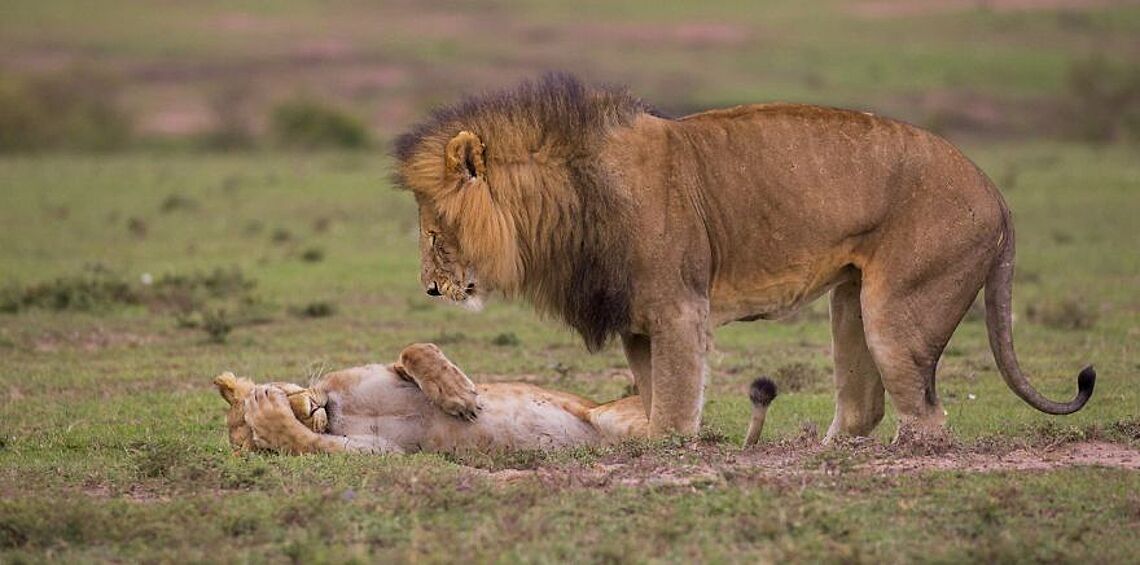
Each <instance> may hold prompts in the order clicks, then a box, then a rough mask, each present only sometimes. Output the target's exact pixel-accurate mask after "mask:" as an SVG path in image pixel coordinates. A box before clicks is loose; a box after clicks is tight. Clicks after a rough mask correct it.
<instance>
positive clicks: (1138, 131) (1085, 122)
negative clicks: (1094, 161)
mask: <svg viewBox="0 0 1140 565" xmlns="http://www.w3.org/2000/svg"><path fill="white" fill-rule="evenodd" d="M1066 80H1067V83H1068V103H1067V106H1068V112H1067V116H1066V117H1067V118H1068V119H1067V120H1066V123H1065V128H1066V129H1067V130H1068V133H1069V134H1070V135H1071V136H1073V137H1076V138H1078V139H1083V140H1086V141H1100V142H1106V141H1122V140H1126V139H1132V140H1140V65H1137V64H1131V65H1128V66H1125V65H1116V64H1113V63H1111V62H1109V61H1108V60H1107V59H1105V58H1104V57H1103V56H1098V57H1093V58H1091V59H1087V60H1084V61H1077V62H1075V63H1073V64H1071V65H1070V67H1069V72H1068V76H1067V79H1066Z"/></svg>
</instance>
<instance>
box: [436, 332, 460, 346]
mask: <svg viewBox="0 0 1140 565" xmlns="http://www.w3.org/2000/svg"><path fill="white" fill-rule="evenodd" d="M462 341H467V334H465V333H463V332H449V331H447V330H442V331H440V332H439V335H437V336H435V339H433V340H432V343H434V344H436V345H448V344H451V343H459V342H462Z"/></svg>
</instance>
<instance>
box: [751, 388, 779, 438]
mask: <svg viewBox="0 0 1140 565" xmlns="http://www.w3.org/2000/svg"><path fill="white" fill-rule="evenodd" d="M776 393H777V391H776V383H774V382H772V379H769V378H767V377H760V378H758V379H756V380H754V381H752V387H751V388H750V389H749V390H748V399H749V400H751V401H752V420H751V421H750V422H748V433H747V434H746V435H745V436H744V447H748V446H750V445H755V444H756V442H757V441H759V440H760V432H761V431H763V430H764V418H765V417H766V416H767V415H768V405H769V404H771V403H772V400H774V399H775V398H776Z"/></svg>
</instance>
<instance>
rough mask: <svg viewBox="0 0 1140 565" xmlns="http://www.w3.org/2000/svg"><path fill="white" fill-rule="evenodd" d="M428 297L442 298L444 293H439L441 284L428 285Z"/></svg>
mask: <svg viewBox="0 0 1140 565" xmlns="http://www.w3.org/2000/svg"><path fill="white" fill-rule="evenodd" d="M427 295H428V296H442V295H443V293H442V292H440V291H439V284H437V283H435V282H432V283H431V284H430V285H428V287H427Z"/></svg>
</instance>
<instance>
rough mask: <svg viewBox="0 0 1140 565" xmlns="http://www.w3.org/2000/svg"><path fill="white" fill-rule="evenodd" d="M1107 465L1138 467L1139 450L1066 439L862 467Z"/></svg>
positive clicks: (887, 470) (889, 469) (1040, 468)
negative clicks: (1036, 446)
mask: <svg viewBox="0 0 1140 565" xmlns="http://www.w3.org/2000/svg"><path fill="white" fill-rule="evenodd" d="M1079 466H1092V467H1111V468H1116V469H1132V470H1140V451H1138V450H1136V449H1134V448H1132V447H1129V446H1127V445H1121V444H1116V443H1107V442H1100V441H1092V442H1081V443H1070V444H1064V445H1056V446H1050V447H1044V448H1040V449H1032V448H1029V449H1017V450H1014V451H1011V452H1009V453H1005V454H984V453H971V452H969V451H963V452H957V453H953V452H952V453H948V454H944V455H929V456H917V457H904V458H900V459H894V460H891V459H887V460H879V461H872V462H868V463H867V464H865V465H863V466H862V469H863V470H866V471H868V472H873V473H886V474H893V473H908V472H920V471H927V470H960V471H967V472H980V473H988V472H1000V471H1048V470H1051V469H1057V468H1061V467H1079Z"/></svg>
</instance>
